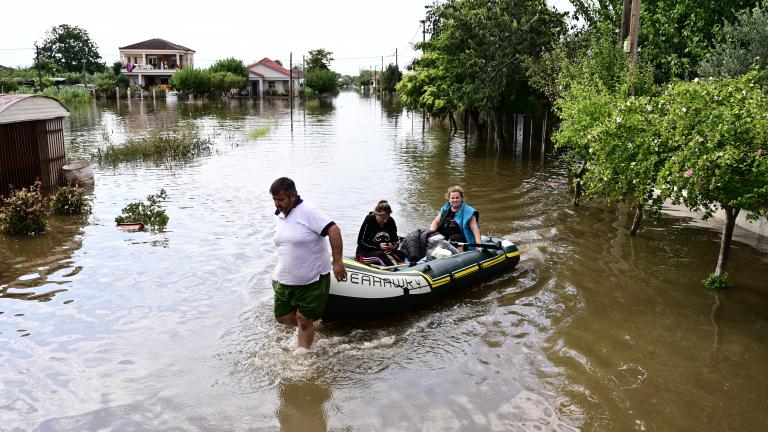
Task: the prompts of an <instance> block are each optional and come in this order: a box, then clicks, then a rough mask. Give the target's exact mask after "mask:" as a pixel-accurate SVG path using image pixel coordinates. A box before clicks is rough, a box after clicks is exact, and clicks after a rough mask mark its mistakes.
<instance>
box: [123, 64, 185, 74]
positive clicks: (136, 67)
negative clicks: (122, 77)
mask: <svg viewBox="0 0 768 432" xmlns="http://www.w3.org/2000/svg"><path fill="white" fill-rule="evenodd" d="M179 69H180V68H179V66H176V67H172V66H170V65H159V66H158V65H151V64H141V63H129V64H127V65H124V66H123V68H122V72H123V73H125V72H127V73H132V72H149V71H158V72H161V71H169V72H175V71H177V70H179Z"/></svg>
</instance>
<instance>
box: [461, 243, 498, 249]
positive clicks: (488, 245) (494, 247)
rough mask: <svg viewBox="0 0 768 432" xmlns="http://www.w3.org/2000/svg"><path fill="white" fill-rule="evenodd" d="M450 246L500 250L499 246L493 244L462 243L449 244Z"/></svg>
mask: <svg viewBox="0 0 768 432" xmlns="http://www.w3.org/2000/svg"><path fill="white" fill-rule="evenodd" d="M449 243H450V244H451V246H454V247H456V246H469V247H479V248H483V249H502V247H501V246H500V245H497V244H494V243H462V242H453V241H452V242H449Z"/></svg>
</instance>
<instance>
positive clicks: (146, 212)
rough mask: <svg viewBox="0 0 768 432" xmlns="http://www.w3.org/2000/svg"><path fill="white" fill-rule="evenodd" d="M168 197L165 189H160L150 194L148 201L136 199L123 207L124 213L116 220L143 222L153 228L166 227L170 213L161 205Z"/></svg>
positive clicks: (119, 222)
mask: <svg viewBox="0 0 768 432" xmlns="http://www.w3.org/2000/svg"><path fill="white" fill-rule="evenodd" d="M167 198H168V194H166V192H165V189H160V193H158V194H157V195H148V196H147V203H146V204H145V203H144V202H142V201H136V202H132V203H130V204H128V205H127V206H125V208H123V210H122V214H121V215H120V216H118V217H116V218H115V222H116V223H118V224H121V223H139V222H140V223H143V224H144V225H146V226H148V227H149V228H150V229H151V230H159V229H163V228H165V226H166V225H167V224H168V215H167V214H166V213H165V209H163V208H162V206H161V201H165V200H166V199H167Z"/></svg>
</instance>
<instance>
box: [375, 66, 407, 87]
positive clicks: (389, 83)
mask: <svg viewBox="0 0 768 432" xmlns="http://www.w3.org/2000/svg"><path fill="white" fill-rule="evenodd" d="M402 77H403V73H402V72H400V69H399V68H398V67H397V66H395V65H393V64H391V63H390V64H389V66H387V68H386V69H384V72H383V73H382V74H381V84H380V85H381V88H382V90H385V91H388V92H390V93H392V92H394V91H395V86H396V85H397V83H398V82H400V80H401V79H402Z"/></svg>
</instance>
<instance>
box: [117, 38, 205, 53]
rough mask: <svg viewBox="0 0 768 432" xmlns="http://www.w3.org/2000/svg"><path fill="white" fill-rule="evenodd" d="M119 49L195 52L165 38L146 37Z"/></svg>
mask: <svg viewBox="0 0 768 432" xmlns="http://www.w3.org/2000/svg"><path fill="white" fill-rule="evenodd" d="M120 49H121V50H122V49H144V50H168V51H190V52H195V50H193V49H191V48H187V47H185V46H183V45H177V44H175V43H173V42H168V41H167V40H165V39H148V40H145V41H143V42H139V43H135V44H133V45H127V46H124V47H120Z"/></svg>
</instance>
